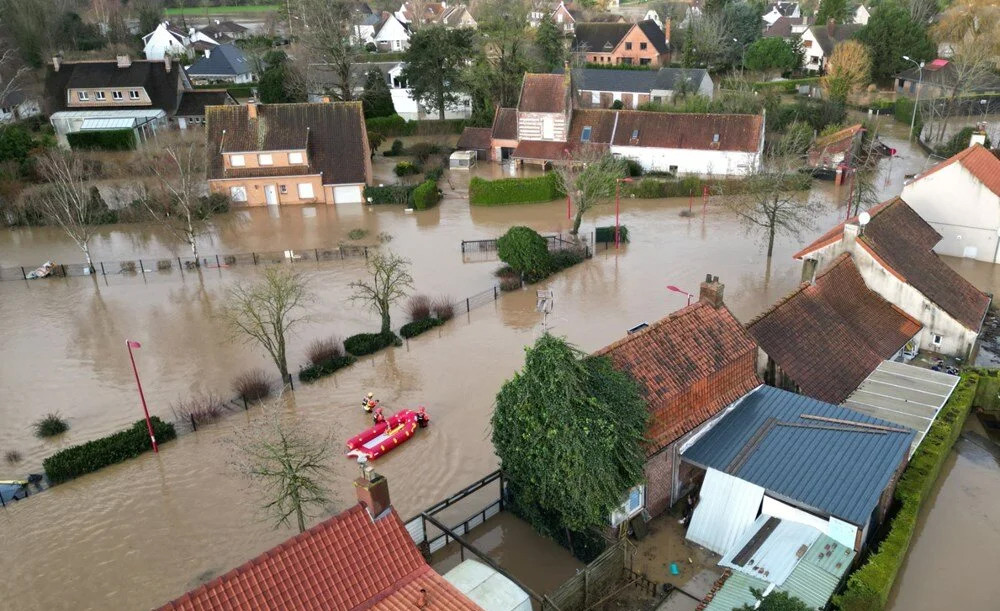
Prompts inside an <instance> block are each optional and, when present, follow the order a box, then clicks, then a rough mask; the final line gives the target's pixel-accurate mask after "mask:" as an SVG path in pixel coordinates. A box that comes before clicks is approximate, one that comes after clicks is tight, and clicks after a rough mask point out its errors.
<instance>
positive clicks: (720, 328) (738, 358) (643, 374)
mask: <svg viewBox="0 0 1000 611" xmlns="http://www.w3.org/2000/svg"><path fill="white" fill-rule="evenodd" d="M596 354H597V355H604V356H608V357H610V358H611V361H612V363H613V364H614V366H615V367H616V368H617V369H620V370H622V371H625V372H626V373H628V374H629V375H631V376H632V377H633V378H634V379H635V380H636V381H638V382H639V385H640V387H641V388H642V389H643V395H644V397H645V399H646V401H647V403H648V404H649V411H650V415H651V418H650V423H649V431H648V437H649V440H650V445H649V447H648V453H649V454H654V453H656V452H657V451H659V450H660V449H662V448H664V447H666V446H667V445H668V444H670V443H671V442H673V441H675V440H677V439H678V438H679V437H681V436H682V435H684V434H685V433H688V432H689V431H691V430H692V429H694V428H695V427H697V426H698V425H699V424H701V423H702V422H704V421H705V420H707V419H709V418H710V417H712V416H713V415H714V414H716V413H718V412H719V411H720V410H722V409H723V408H724V407H726V406H727V405H729V404H730V403H732V402H733V401H736V400H737V399H739V398H740V397H742V396H743V395H745V394H746V393H747V392H749V391H750V390H752V389H754V388H756V387H757V386H758V385H760V380H759V379H758V378H757V372H756V366H755V362H756V355H757V346H756V344H754V342H753V339H751V337H750V336H749V335H748V334H747V332H746V330H744V328H743V325H741V324H740V323H739V321H737V320H736V318H735V317H734V316H733V315H732V313H731V312H730V311H729V309H728V308H726V307H725V306H721V307H719V308H715V307H712V306H711V305H709V304H708V303H706V302H701V301H699V302H697V303H693V304H691V305H689V306H688V307H686V308H684V309H682V310H678V311H677V312H674V313H673V314H671V315H669V316H667V317H666V318H663V319H661V320H659V321H657V322H655V323H653V324H652V325H650V326H649V327H647V328H646V329H643V330H642V331H638V332H636V333H633V334H632V335H628V336H626V337H624V338H622V339H620V340H618V341H617V342H615V343H613V344H611V345H610V346H607V347H605V348H602V349H601V350H599V351H597V352H596Z"/></svg>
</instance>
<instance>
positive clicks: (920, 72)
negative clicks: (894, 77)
mask: <svg viewBox="0 0 1000 611" xmlns="http://www.w3.org/2000/svg"><path fill="white" fill-rule="evenodd" d="M903 59H905V60H906V61H908V62H913V65H914V66H916V67H917V95H916V96H915V97H914V100H913V116H911V117H910V142H913V126H914V125H916V124H917V106H919V105H920V85H921V84H923V82H924V62H917V60H915V59H910V56H909V55H904V56H903Z"/></svg>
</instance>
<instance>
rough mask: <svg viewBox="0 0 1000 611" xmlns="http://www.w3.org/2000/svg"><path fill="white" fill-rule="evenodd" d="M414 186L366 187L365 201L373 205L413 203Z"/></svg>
mask: <svg viewBox="0 0 1000 611" xmlns="http://www.w3.org/2000/svg"><path fill="white" fill-rule="evenodd" d="M413 189H414V187H413V186H412V185H387V186H384V187H365V201H368V200H369V199H370V200H371V202H369V203H372V204H408V203H411V202H412V201H413Z"/></svg>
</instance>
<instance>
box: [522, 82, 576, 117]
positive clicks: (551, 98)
mask: <svg viewBox="0 0 1000 611" xmlns="http://www.w3.org/2000/svg"><path fill="white" fill-rule="evenodd" d="M568 80H569V79H568V78H567V77H565V76H563V75H562V74H531V73H528V74H525V75H524V81H523V82H522V83H521V97H520V98H519V99H518V102H517V110H519V111H520V112H559V113H562V112H566V110H567V107H566V105H567V103H568V98H567V96H566V93H567V82H566V81H568Z"/></svg>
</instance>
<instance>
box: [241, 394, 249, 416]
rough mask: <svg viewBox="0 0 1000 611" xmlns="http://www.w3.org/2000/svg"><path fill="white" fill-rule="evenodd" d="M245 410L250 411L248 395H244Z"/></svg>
mask: <svg viewBox="0 0 1000 611" xmlns="http://www.w3.org/2000/svg"><path fill="white" fill-rule="evenodd" d="M243 411H245V412H247V411H250V407H249V406H248V405H247V397H246V395H243Z"/></svg>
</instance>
